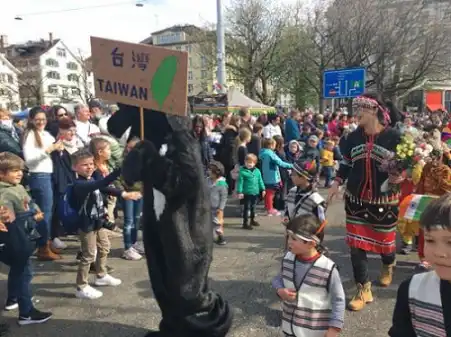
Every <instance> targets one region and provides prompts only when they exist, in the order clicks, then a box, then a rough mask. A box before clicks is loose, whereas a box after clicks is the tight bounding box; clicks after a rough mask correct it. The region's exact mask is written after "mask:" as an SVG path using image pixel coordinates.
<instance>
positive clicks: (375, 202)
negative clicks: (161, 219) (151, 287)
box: [0, 95, 451, 337]
mask: <svg viewBox="0 0 451 337" xmlns="http://www.w3.org/2000/svg"><path fill="white" fill-rule="evenodd" d="M353 108H354V109H353V112H354V115H353V116H349V115H348V113H347V111H346V110H345V109H340V110H337V111H335V112H329V111H326V112H325V113H324V114H317V113H313V112H312V111H309V110H306V111H299V110H292V111H290V113H289V115H288V116H286V115H281V114H273V115H266V114H261V115H259V116H258V118H257V117H254V116H252V115H251V113H250V111H249V109H247V108H242V109H241V110H240V111H239V113H238V114H236V115H234V114H229V113H225V114H224V115H222V116H209V115H203V116H201V115H196V116H193V117H192V136H193V137H194V138H195V139H196V140H198V142H199V149H200V155H201V160H202V165H203V170H204V173H205V178H206V179H207V180H208V186H209V188H210V204H211V215H212V222H213V226H212V231H213V234H214V240H215V242H216V244H218V245H225V244H227V241H226V233H225V230H224V210H225V207H226V205H227V203H228V199H229V198H236V199H238V200H239V201H240V204H241V206H242V207H241V217H242V228H243V229H245V230H252V229H254V228H255V227H258V226H260V224H259V222H258V221H257V213H256V205H257V204H258V203H259V202H260V201H261V202H263V204H264V208H265V211H266V213H265V215H264V216H268V217H279V216H280V221H281V222H282V224H283V225H284V226H286V235H287V241H286V247H285V255H284V258H283V261H282V268H281V273H280V274H279V275H277V276H276V277H275V278H274V279H273V282H272V284H273V287H274V288H275V289H276V291H277V294H278V296H279V297H280V298H281V299H282V300H283V315H282V329H283V331H284V333H285V334H286V335H287V336H309V337H310V336H327V337H333V336H337V335H338V334H339V332H340V331H341V329H342V328H343V324H344V311H345V307H346V305H345V295H344V290H343V286H342V284H341V281H340V275H339V272H338V268H337V266H336V265H335V263H334V262H333V261H332V260H331V259H330V258H328V257H326V255H327V254H326V252H327V249H325V247H323V245H322V242H323V239H324V229H325V228H327V216H326V210H327V204H328V203H330V202H332V201H333V199H334V197H336V195H337V194H338V193H339V191H340V190H341V189H342V186H345V188H344V200H345V210H346V231H347V234H346V241H347V244H348V245H349V247H350V259H351V264H352V267H353V272H354V279H355V283H356V292H355V295H354V296H353V297H352V299H351V301H350V303H348V305H347V306H348V308H349V309H350V310H355V311H359V310H362V309H363V308H364V307H365V305H366V304H367V303H370V302H372V301H373V295H372V284H371V282H370V280H369V276H368V261H367V253H368V252H372V253H377V254H379V255H380V256H381V260H382V268H381V274H380V277H379V284H380V285H381V286H384V287H386V286H388V285H390V284H391V283H392V279H393V272H394V266H395V263H396V231H397V228H398V227H397V225H398V212H399V210H398V205H399V202H400V201H402V199H403V198H405V197H407V196H409V195H411V194H412V193H417V194H428V195H434V196H437V197H439V196H444V197H442V198H441V199H437V201H434V202H433V203H431V205H430V206H429V208H428V209H427V211H425V212H424V216H423V217H422V218H421V221H420V222H417V223H415V224H413V223H412V222H403V221H400V226H399V231H400V233H401V236H402V239H403V247H402V251H401V253H403V254H409V253H410V252H412V251H413V250H415V249H417V250H418V254H419V259H420V261H419V262H420V268H422V269H423V270H425V271H429V270H432V269H433V270H435V271H432V272H429V273H426V274H424V275H426V276H424V277H423V276H414V277H413V278H412V279H411V280H408V281H406V282H405V283H403V284H402V285H401V288H400V291H399V293H398V299H397V305H396V308H395V313H394V323H393V327H392V328H391V330H390V333H389V334H390V336H393V337H395V336H403V337H404V336H423V335H428V336H446V333H448V334H450V330H451V328H450V326H451V322H449V321H448V318H447V317H451V312H450V310H451V309H450V308H449V307H447V306H446V305H445V301H444V300H443V299H446V301H447V303H451V302H450V299H451V297H450V294H451V291H450V286H449V282H446V281H449V280H451V274H450V272H449V270H450V269H451V265H450V264H449V261H448V260H449V258H450V257H451V254H450V253H449V247H448V246H449V242H450V241H451V235H450V234H449V230H450V226H451V223H450V219H449V212H450V209H451V208H450V207H451V204H450V201H451V200H450V199H449V196H448V192H450V191H451V185H450V184H451V183H450V181H451V180H450V178H451V169H450V168H449V164H450V163H449V159H450V158H451V157H450V156H449V149H448V146H447V144H446V143H444V142H443V140H444V138H443V137H444V135H445V136H446V130H445V129H446V127H447V125H446V121H445V120H446V118H445V115H444V114H443V113H433V114H421V115H420V114H417V115H412V116H411V115H407V114H401V113H400V112H399V111H398V110H397V109H396V108H395V107H394V106H393V105H392V104H390V103H386V102H382V101H380V100H378V99H377V97H375V96H372V95H364V96H362V97H359V98H356V99H354V104H353ZM104 110H105V109H104V108H103V106H102V104H101V103H100V102H99V101H97V100H93V101H92V102H90V104H89V105H84V104H80V105H77V106H75V108H74V113H71V112H68V111H67V110H66V109H65V108H64V107H62V106H55V107H51V108H49V109H43V108H42V107H35V108H33V109H31V110H30V112H29V117H28V120H27V122H26V123H25V124H22V123H16V122H15V121H14V120H13V116H12V115H11V113H10V112H9V111H7V110H4V109H0V218H1V222H0V243H1V246H0V247H2V249H3V248H4V247H7V248H8V249H9V251H2V253H0V259H1V260H2V261H3V262H4V263H6V264H8V265H9V266H10V273H9V281H8V298H7V301H6V306H5V309H6V310H16V309H18V310H19V324H21V325H26V324H34V323H42V322H45V321H47V320H48V319H49V318H50V317H51V313H45V312H41V311H39V310H37V309H35V308H34V305H33V303H32V294H31V291H30V282H31V279H32V271H31V264H30V255H31V253H32V252H33V251H34V248H32V247H31V246H30V248H29V249H28V250H27V252H23V249H22V248H23V247H22V248H21V249H22V250H21V252H22V253H21V254H18V249H17V247H16V248H15V249H12V248H10V246H11V243H10V241H8V240H11V238H13V237H16V238H19V239H20V238H21V237H23V236H24V235H25V236H26V238H25V241H27V240H28V241H33V242H35V243H36V247H37V251H36V257H37V259H38V260H41V261H56V260H60V259H61V258H62V256H61V252H62V250H64V249H65V248H66V245H65V243H64V241H63V240H61V237H62V236H64V235H66V234H74V233H68V226H66V225H65V221H66V220H67V219H66V218H65V216H66V215H67V212H68V211H70V212H72V213H71V214H72V215H74V214H75V216H76V219H77V223H76V228H75V232H76V233H77V234H78V235H79V240H80V251H79V254H77V257H76V258H77V259H78V260H79V267H78V271H77V276H76V280H75V285H76V291H75V296H77V297H78V298H84V299H98V298H100V297H101V296H102V292H101V291H99V290H98V289H96V288H95V287H92V286H91V285H90V283H89V279H88V277H89V273H90V272H92V273H94V274H95V275H96V278H95V282H94V285H95V286H118V285H120V284H121V280H120V279H118V278H115V277H113V276H112V275H111V273H112V272H113V270H112V268H111V267H109V266H108V265H107V256H108V253H109V247H110V242H109V238H110V237H112V236H113V237H117V236H121V237H123V245H124V252H123V258H124V259H126V260H131V261H136V260H140V259H142V258H143V253H144V247H143V245H142V243H140V242H138V235H137V234H138V229H139V225H140V218H141V213H142V207H143V206H142V192H143V191H142V185H141V184H140V183H136V184H135V185H133V186H130V185H128V184H127V183H126V182H125V181H124V179H123V178H122V177H121V171H120V167H121V163H122V161H123V159H124V158H125V156H127V154H128V153H129V152H130V151H131V150H132V149H133V148H134V147H135V145H136V144H137V143H138V142H139V141H140V139H138V138H134V137H129V136H128V134H127V133H126V134H125V135H124V136H123V137H122V138H121V139H117V138H115V137H113V136H111V135H110V133H109V132H108V127H107V123H108V119H109V115H108V114H106V113H105V111H104ZM115 110H116V109H115V108H114V107H113V108H112V109H111V111H110V113H112V114H114V113H115ZM403 134H404V135H407V134H408V135H411V136H412V137H415V139H418V138H421V139H422V140H423V141H424V142H425V143H427V144H429V145H430V146H431V147H432V148H433V151H431V152H430V153H428V155H427V156H424V158H422V161H421V165H420V166H421V167H420V168H418V169H417V170H413V171H403V172H395V173H393V172H386V171H383V170H381V169H380V165H381V163H382V162H383V161H384V160H385V159H386V158H387V155H388V154H389V153H392V152H395V151H396V147H397V146H398V145H399V144H400V139H401V135H403ZM450 135H451V130H450ZM445 138H446V137H445ZM386 181H389V184H390V185H391V187H393V186H397V188H399V189H395V188H388V189H387V188H384V187H383V186H384V184H385V182H386ZM321 188H327V189H329V190H328V194H329V196H328V199H327V200H325V199H324V198H323V197H322V196H321V194H320V193H319V189H321ZM119 209H121V210H122V211H123V215H124V221H123V226H122V229H119V227H118V223H117V221H116V219H117V214H118V210H119ZM74 211H75V213H74ZM445 215H447V216H448V217H446V216H445ZM14 221H16V222H19V221H22V222H23V223H24V224H25V226H24V228H25V231H24V232H18V233H15V231H13V230H12V226H7V224H10V223H12V222H14ZM16 227H17V226H16ZM421 228H422V229H421ZM24 233H25V234H24ZM14 235H15V236H14ZM416 238H417V239H416ZM445 239H446V240H448V241H446V240H445ZM445 241H446V242H445ZM5 242H7V243H8V244H6V245H5ZM425 242H426V243H425ZM425 247H426V249H425ZM17 256H23V258H20V259H19V258H18V257H17ZM74 258H75V257H74ZM447 259H448V260H447ZM440 286H441V287H442V288H440ZM422 287H427V288H428V289H430V290H431V296H430V297H428V296H426V295H425V292H424V289H423V288H422ZM434 287H436V288H434ZM409 289H410V290H409ZM422 289H423V290H422ZM440 289H442V290H440ZM440 291H442V292H440ZM433 295H434V296H433ZM425 296H426V297H425ZM440 296H442V297H440ZM440 299H442V300H440ZM412 301H414V302H412ZM431 301H432V302H434V303H432V302H431ZM409 303H410V307H409ZM412 303H414V304H412ZM428 304H431V305H435V307H434V308H435V309H429V310H431V313H430V315H432V316H433V317H434V320H433V321H431V322H429V323H427V322H424V321H421V318H422V317H423V316H424V315H423V316H422V314H421V310H424V307H425V306H427V305H428ZM442 305H443V307H442ZM406 308H407V309H406ZM434 310H435V311H434ZM406 312H410V314H409V315H406ZM417 312H419V314H417ZM439 312H441V315H442V316H440V317H441V318H440V317H439V315H438V314H439ZM446 314H448V316H446ZM444 317H445V318H444ZM440 319H441V321H440ZM435 323H436V325H434V324H435ZM437 325H438V326H439V327H437ZM434 329H436V330H435V331H438V330H437V329H441V330H440V331H439V333H435V334H431V333H430V331H433V330H434Z"/></svg>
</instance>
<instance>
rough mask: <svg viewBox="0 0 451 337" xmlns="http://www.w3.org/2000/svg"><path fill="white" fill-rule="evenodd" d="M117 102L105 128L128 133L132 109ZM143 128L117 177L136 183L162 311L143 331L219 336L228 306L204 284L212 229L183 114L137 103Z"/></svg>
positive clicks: (136, 122)
mask: <svg viewBox="0 0 451 337" xmlns="http://www.w3.org/2000/svg"><path fill="white" fill-rule="evenodd" d="M119 109H120V110H119V111H118V112H116V114H114V115H113V116H112V117H111V118H110V120H109V121H108V130H109V132H110V133H111V134H112V135H114V136H116V137H120V136H122V134H123V133H124V132H125V131H126V130H127V129H128V128H129V127H131V132H130V137H133V136H139V132H140V118H139V109H138V108H137V107H133V106H127V105H122V104H119ZM144 129H145V138H146V140H145V141H143V142H140V143H138V144H137V145H136V146H135V148H134V149H133V150H132V151H131V152H130V153H129V154H128V156H127V157H126V159H125V161H124V164H123V177H124V179H125V181H126V182H127V184H132V183H134V182H136V181H138V180H142V181H143V184H144V207H143V210H144V213H143V242H144V247H145V251H146V258H147V266H148V270H149V276H150V279H151V284H152V289H153V292H154V295H155V298H156V300H157V302H158V305H159V306H160V309H161V313H162V321H161V322H160V331H158V332H150V333H149V334H148V335H147V336H148V337H150V336H162V337H222V336H225V335H226V334H227V332H228V331H229V329H230V326H231V324H232V313H231V310H230V308H229V305H228V303H227V302H226V301H224V300H223V299H222V298H221V296H219V295H218V294H216V293H214V292H212V291H211V290H210V289H209V286H208V271H209V267H210V263H211V261H212V249H213V228H212V220H211V214H210V205H209V202H210V201H209V196H208V190H207V185H206V180H205V179H204V172H203V169H202V163H201V158H200V149H199V142H198V141H196V139H195V138H194V137H193V135H192V132H191V123H190V120H189V118H188V117H180V116H171V115H165V114H163V113H161V112H158V111H153V110H152V111H150V110H145V111H144ZM163 144H165V146H163ZM165 150H166V151H165ZM161 151H163V152H164V151H165V152H166V153H165V154H164V155H163V154H162V155H160V153H161Z"/></svg>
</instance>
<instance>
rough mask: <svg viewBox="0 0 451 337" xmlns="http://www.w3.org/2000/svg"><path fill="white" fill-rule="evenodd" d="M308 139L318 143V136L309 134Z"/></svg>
mask: <svg viewBox="0 0 451 337" xmlns="http://www.w3.org/2000/svg"><path fill="white" fill-rule="evenodd" d="M308 141H309V142H316V143H318V142H319V138H318V136H315V135H311V136H310V137H308Z"/></svg>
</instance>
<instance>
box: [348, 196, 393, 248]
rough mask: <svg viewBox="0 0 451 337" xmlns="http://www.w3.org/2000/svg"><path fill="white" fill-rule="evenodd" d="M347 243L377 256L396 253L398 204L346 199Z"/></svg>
mask: <svg viewBox="0 0 451 337" xmlns="http://www.w3.org/2000/svg"><path fill="white" fill-rule="evenodd" d="M345 210H346V232H347V233H346V242H347V244H348V245H349V246H350V247H353V248H360V249H363V250H365V251H368V252H373V253H377V254H390V253H393V252H395V251H396V225H397V221H398V205H397V202H396V201H395V202H392V203H390V204H371V203H366V202H362V201H360V202H357V201H355V200H354V199H353V198H350V197H349V196H346V197H345Z"/></svg>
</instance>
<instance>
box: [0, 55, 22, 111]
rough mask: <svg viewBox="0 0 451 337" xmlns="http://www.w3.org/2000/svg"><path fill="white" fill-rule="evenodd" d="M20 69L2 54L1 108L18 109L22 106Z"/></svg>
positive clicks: (0, 64) (0, 58) (0, 62)
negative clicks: (19, 80) (19, 79)
mask: <svg viewBox="0 0 451 337" xmlns="http://www.w3.org/2000/svg"><path fill="white" fill-rule="evenodd" d="M19 74H20V71H19V70H18V69H17V68H16V67H14V66H13V65H12V63H11V62H9V61H8V59H7V58H6V56H5V55H4V54H0V109H1V108H3V109H9V110H11V111H17V110H19V107H20V96H19V82H18V76H19Z"/></svg>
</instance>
